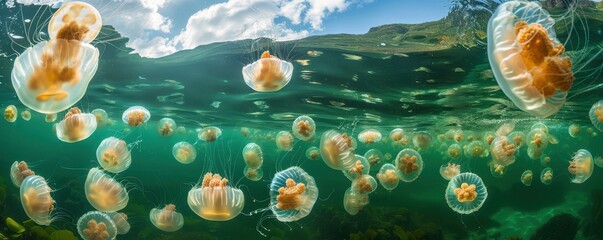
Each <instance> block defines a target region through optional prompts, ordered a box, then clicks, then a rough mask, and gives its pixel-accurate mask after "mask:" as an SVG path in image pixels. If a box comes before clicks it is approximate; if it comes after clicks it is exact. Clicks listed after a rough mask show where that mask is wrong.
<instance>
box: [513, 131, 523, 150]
mask: <svg viewBox="0 0 603 240" xmlns="http://www.w3.org/2000/svg"><path fill="white" fill-rule="evenodd" d="M525 138H526V136H525V134H523V133H522V132H519V131H515V132H512V133H510V134H509V139H511V141H513V144H515V147H516V148H517V149H520V148H523V146H525V145H526V142H525Z"/></svg>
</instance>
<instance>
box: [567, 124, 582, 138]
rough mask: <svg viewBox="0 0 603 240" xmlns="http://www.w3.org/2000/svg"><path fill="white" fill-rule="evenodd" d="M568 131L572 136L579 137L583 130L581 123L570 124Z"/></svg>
mask: <svg viewBox="0 0 603 240" xmlns="http://www.w3.org/2000/svg"><path fill="white" fill-rule="evenodd" d="M567 132H568V133H569V135H570V137H573V138H577V137H578V136H579V135H580V132H581V129H580V124H577V123H572V124H570V125H569V127H568V128H567Z"/></svg>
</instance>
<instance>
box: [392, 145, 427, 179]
mask: <svg viewBox="0 0 603 240" xmlns="http://www.w3.org/2000/svg"><path fill="white" fill-rule="evenodd" d="M394 163H395V165H396V170H397V173H398V178H400V180H402V181H404V182H412V181H414V180H415V179H417V178H418V177H419V175H421V172H422V171H423V158H421V154H419V152H417V151H415V150H413V149H410V148H406V149H403V150H402V151H400V152H398V155H397V156H396V159H395V160H394Z"/></svg>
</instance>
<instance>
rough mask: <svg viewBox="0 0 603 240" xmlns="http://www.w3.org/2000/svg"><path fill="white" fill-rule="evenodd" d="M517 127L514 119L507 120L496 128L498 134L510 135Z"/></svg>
mask: <svg viewBox="0 0 603 240" xmlns="http://www.w3.org/2000/svg"><path fill="white" fill-rule="evenodd" d="M514 129H515V122H513V121H507V122H505V123H503V124H501V125H500V127H498V129H497V130H496V136H499V137H500V136H507V135H509V133H511V132H513V130H514Z"/></svg>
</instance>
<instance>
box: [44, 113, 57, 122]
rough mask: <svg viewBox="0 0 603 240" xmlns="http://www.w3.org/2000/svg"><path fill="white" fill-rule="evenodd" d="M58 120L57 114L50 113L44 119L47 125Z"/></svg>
mask: <svg viewBox="0 0 603 240" xmlns="http://www.w3.org/2000/svg"><path fill="white" fill-rule="evenodd" d="M56 120H57V114H56V113H48V114H46V115H45V117H44V121H45V122H47V123H51V122H54V121H56Z"/></svg>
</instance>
